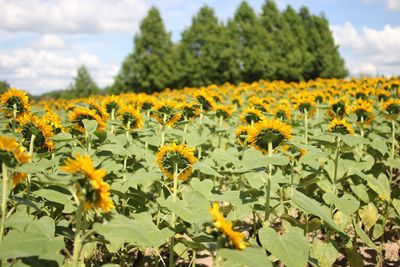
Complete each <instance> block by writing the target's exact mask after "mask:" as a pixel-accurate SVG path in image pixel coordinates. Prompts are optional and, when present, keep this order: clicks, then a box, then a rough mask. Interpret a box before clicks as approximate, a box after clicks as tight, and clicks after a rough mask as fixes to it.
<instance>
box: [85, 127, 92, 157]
mask: <svg viewBox="0 0 400 267" xmlns="http://www.w3.org/2000/svg"><path fill="white" fill-rule="evenodd" d="M85 139H86V156H89V155H90V149H91V144H90V142H91V138H90V134H89V133H88V132H87V131H85Z"/></svg>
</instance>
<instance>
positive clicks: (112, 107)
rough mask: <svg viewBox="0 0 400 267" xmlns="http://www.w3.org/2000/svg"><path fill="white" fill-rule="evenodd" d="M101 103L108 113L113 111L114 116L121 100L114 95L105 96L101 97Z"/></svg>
mask: <svg viewBox="0 0 400 267" xmlns="http://www.w3.org/2000/svg"><path fill="white" fill-rule="evenodd" d="M102 105H103V106H104V108H105V109H106V111H107V113H108V114H110V115H112V113H113V112H114V116H116V115H117V114H118V111H119V109H120V108H121V100H120V99H119V97H118V96H115V95H112V96H107V97H105V98H104V99H103V102H102Z"/></svg>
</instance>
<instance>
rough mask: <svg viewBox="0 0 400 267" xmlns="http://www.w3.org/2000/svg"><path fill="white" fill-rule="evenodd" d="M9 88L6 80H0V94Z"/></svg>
mask: <svg viewBox="0 0 400 267" xmlns="http://www.w3.org/2000/svg"><path fill="white" fill-rule="evenodd" d="M9 88H10V84H9V83H8V82H7V81H6V80H4V81H0V94H1V93H4V92H5V91H7V90H8V89H9Z"/></svg>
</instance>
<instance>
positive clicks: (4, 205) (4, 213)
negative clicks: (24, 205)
mask: <svg viewBox="0 0 400 267" xmlns="http://www.w3.org/2000/svg"><path fill="white" fill-rule="evenodd" d="M1 167H2V171H3V191H2V195H1V225H0V242H1V241H2V240H3V236H4V231H5V227H6V226H5V223H6V217H7V196H8V194H7V192H8V169H7V165H6V164H5V163H4V162H3V163H2V166H1Z"/></svg>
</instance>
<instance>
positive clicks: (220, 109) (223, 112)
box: [215, 105, 233, 119]
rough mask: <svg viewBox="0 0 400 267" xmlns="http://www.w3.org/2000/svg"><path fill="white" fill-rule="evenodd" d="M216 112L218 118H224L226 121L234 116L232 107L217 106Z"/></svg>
mask: <svg viewBox="0 0 400 267" xmlns="http://www.w3.org/2000/svg"><path fill="white" fill-rule="evenodd" d="M215 112H216V114H217V117H222V118H224V119H226V118H228V117H230V116H231V115H232V113H233V110H232V109H231V107H229V106H226V105H216V106H215Z"/></svg>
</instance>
